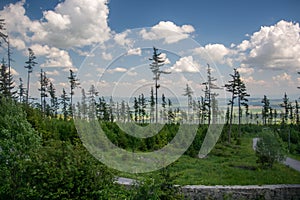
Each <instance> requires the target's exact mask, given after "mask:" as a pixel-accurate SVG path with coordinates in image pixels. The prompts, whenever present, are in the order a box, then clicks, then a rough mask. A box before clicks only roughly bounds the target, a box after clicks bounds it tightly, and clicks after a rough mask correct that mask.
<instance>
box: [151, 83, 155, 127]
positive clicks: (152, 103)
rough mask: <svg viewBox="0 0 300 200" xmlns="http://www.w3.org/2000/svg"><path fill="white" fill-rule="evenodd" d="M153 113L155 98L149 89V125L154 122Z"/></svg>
mask: <svg viewBox="0 0 300 200" xmlns="http://www.w3.org/2000/svg"><path fill="white" fill-rule="evenodd" d="M154 111H155V98H154V92H153V87H151V93H150V123H151V122H153V121H154Z"/></svg>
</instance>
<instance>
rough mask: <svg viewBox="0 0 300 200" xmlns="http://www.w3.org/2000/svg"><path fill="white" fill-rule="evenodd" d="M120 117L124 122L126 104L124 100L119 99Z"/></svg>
mask: <svg viewBox="0 0 300 200" xmlns="http://www.w3.org/2000/svg"><path fill="white" fill-rule="evenodd" d="M120 118H121V119H120V120H121V121H123V122H126V105H125V101H124V100H122V101H121V109H120Z"/></svg>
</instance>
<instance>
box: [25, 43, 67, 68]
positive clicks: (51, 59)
mask: <svg viewBox="0 0 300 200" xmlns="http://www.w3.org/2000/svg"><path fill="white" fill-rule="evenodd" d="M30 48H31V49H32V50H33V52H34V53H35V55H36V56H45V57H46V61H45V62H44V63H42V64H41V67H66V68H72V67H73V64H72V60H71V57H70V55H69V53H68V52H67V51H65V50H60V49H58V48H56V47H49V46H48V45H39V44H35V45H32V46H31V47H30Z"/></svg>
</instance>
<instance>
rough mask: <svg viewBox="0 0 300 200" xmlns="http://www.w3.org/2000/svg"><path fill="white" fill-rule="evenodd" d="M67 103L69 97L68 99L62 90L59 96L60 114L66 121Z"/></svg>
mask: <svg viewBox="0 0 300 200" xmlns="http://www.w3.org/2000/svg"><path fill="white" fill-rule="evenodd" d="M69 101H70V97H68V94H67V92H66V91H65V89H64V88H63V91H62V95H61V96H60V103H61V104H62V113H63V116H64V120H67V119H68V116H69V110H68V106H69Z"/></svg>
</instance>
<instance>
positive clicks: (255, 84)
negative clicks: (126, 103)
mask: <svg viewBox="0 0 300 200" xmlns="http://www.w3.org/2000/svg"><path fill="white" fill-rule="evenodd" d="M299 8H300V1H297V0H282V1H279V0H278V1H274V0H273V1H271V0H266V1H258V0H252V1H241V0H240V1H238V0H228V1H221V0H219V1H217V0H210V1H207V0H200V1H199V0H187V1H182V0H174V1H163V0H161V1H158V0H152V1H141V0H126V1H124V0H111V1H109V2H108V3H106V2H105V1H104V0H85V1H82V0H65V1H58V0H43V1H33V0H26V1H25V0H23V1H18V0H14V1H8V0H1V2H0V17H1V18H4V19H5V21H6V27H7V31H8V32H9V36H10V41H11V45H12V47H13V59H14V60H15V62H14V63H13V69H14V77H15V79H16V82H17V84H18V81H17V80H18V78H19V77H22V78H23V80H26V70H25V69H24V67H23V66H24V62H25V61H26V59H27V48H29V47H30V48H32V49H33V50H34V52H35V53H36V56H37V58H38V63H39V64H38V66H37V67H36V68H35V69H34V73H33V78H32V80H33V81H32V88H33V89H32V90H31V91H32V94H31V95H32V96H37V95H38V91H37V88H38V87H39V84H38V72H39V71H40V69H41V68H43V69H44V71H46V72H47V74H48V76H49V78H50V79H51V80H52V81H53V82H54V84H55V86H56V88H57V91H58V93H60V92H61V90H62V88H68V82H67V79H66V77H67V76H68V70H69V69H73V70H74V71H76V72H77V73H78V76H79V78H80V81H81V84H82V86H83V87H85V88H87V89H86V90H88V87H89V86H90V84H98V86H99V92H100V94H101V95H103V96H111V95H112V92H114V95H115V96H128V95H133V94H134V95H138V93H141V92H143V93H146V94H147V93H149V92H148V90H149V87H150V85H151V83H152V82H153V81H152V74H151V71H150V70H149V60H148V57H150V56H151V48H149V47H151V46H153V45H156V46H157V47H158V48H161V49H165V50H164V51H162V53H163V56H164V57H165V58H166V60H167V61H168V63H166V65H165V70H168V71H172V75H169V76H167V75H166V76H162V78H161V84H162V86H163V87H162V89H161V92H165V93H168V94H169V95H172V94H176V95H177V96H180V95H182V93H183V89H184V87H185V84H186V83H188V84H190V85H191V86H192V88H193V90H194V91H195V96H198V97H199V96H201V95H203V94H202V89H203V88H202V87H203V86H201V83H202V82H204V81H205V79H204V78H205V76H206V75H205V70H206V67H205V66H206V63H209V64H210V65H211V66H212V68H213V75H214V76H215V77H216V78H217V79H218V84H219V85H222V84H223V83H225V82H227V81H228V79H229V73H231V72H232V69H233V67H239V71H240V73H241V76H242V78H243V80H244V82H245V83H246V86H247V88H248V91H249V93H250V94H251V96H252V97H263V95H264V94H266V95H267V96H269V97H270V98H273V97H274V98H278V97H279V98H281V97H282V96H283V94H284V92H287V93H288V95H289V96H290V97H291V100H292V99H295V98H297V97H299V90H298V89H297V86H300V76H298V75H297V74H296V72H297V71H300V36H299V35H300V28H299V22H300V14H299ZM129 30H130V31H129ZM168 31H171V32H169V33H168ZM175 32H176V33H175ZM138 45H140V46H138ZM179 47H180V48H179ZM93 49H94V50H93ZM92 50H93V52H91V51H92ZM4 52H5V46H2V48H1V49H0V53H1V55H3V56H5V53H4ZM126 52H127V53H126ZM129 52H130V53H129ZM175 53H176V56H175ZM120 55H123V56H121V57H120ZM112 61H114V62H112ZM112 63H114V64H115V65H114V64H112ZM116 63H117V64H116ZM191 66H193V67H192V68H191ZM101 75H103V76H101ZM137 84H138V85H139V86H138V87H137V86H135V85H137ZM143 86H144V87H145V88H143ZM163 88H164V89H163ZM129 91H131V92H129ZM220 93H225V92H224V91H222V92H220ZM220 96H223V95H220Z"/></svg>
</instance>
